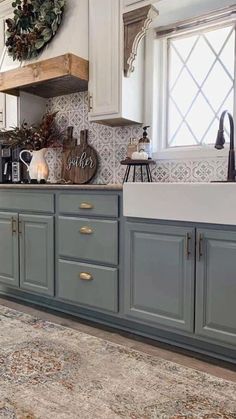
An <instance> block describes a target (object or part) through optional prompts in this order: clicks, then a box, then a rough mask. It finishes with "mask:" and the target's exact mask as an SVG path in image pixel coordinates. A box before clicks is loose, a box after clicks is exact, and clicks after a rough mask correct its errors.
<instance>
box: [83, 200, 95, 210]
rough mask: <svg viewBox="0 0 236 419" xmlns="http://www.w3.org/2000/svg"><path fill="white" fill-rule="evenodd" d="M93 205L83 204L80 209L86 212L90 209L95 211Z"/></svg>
mask: <svg viewBox="0 0 236 419" xmlns="http://www.w3.org/2000/svg"><path fill="white" fill-rule="evenodd" d="M93 208H94V207H93V204H90V203H89V202H82V203H81V204H80V209H84V210H89V209H93Z"/></svg>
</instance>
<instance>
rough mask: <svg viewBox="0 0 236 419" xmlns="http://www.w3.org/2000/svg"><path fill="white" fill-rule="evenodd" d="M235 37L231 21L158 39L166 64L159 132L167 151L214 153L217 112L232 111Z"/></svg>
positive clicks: (163, 77) (160, 105)
mask: <svg viewBox="0 0 236 419" xmlns="http://www.w3.org/2000/svg"><path fill="white" fill-rule="evenodd" d="M235 37H236V29H235V23H234V22H232V21H231V22H230V23H228V24H227V23H225V24H222V23H221V24H220V26H219V25H218V26H216V25H215V26H212V24H211V27H208V28H207V27H204V29H201V30H199V29H198V30H195V31H193V30H192V32H190V31H188V32H185V33H184V32H182V33H181V34H180V35H179V36H178V35H177V36H176V35H174V36H172V35H169V36H168V35H167V36H166V37H165V38H163V37H162V39H161V40H159V41H158V42H159V43H161V45H162V48H161V54H162V62H164V67H163V68H162V72H161V74H162V77H161V80H160V83H161V85H160V86H161V87H162V89H163V94H162V95H160V97H161V102H162V103H159V108H160V112H159V114H160V113H161V115H160V117H159V121H158V124H159V127H158V132H159V137H161V138H162V147H161V148H162V150H165V152H167V151H169V152H170V151H176V150H177V151H183V150H189V149H190V148H191V151H192V152H193V153H192V154H193V155H194V151H196V150H201V151H203V150H205V151H206V150H209V149H214V148H213V144H214V143H215V140H216V135H217V131H218V127H219V118H220V115H221V113H222V112H223V110H225V109H228V110H229V111H230V112H231V113H233V114H234V112H235V109H234V102H235V91H234V81H235V71H236V68H235V47H236V46H235ZM158 58H160V56H159V57H158ZM160 120H161V122H160ZM160 126H161V129H159V128H160ZM226 141H227V142H228V141H229V133H228V131H227V128H226ZM160 151H161V150H160Z"/></svg>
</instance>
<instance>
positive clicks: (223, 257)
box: [196, 229, 236, 345]
mask: <svg viewBox="0 0 236 419" xmlns="http://www.w3.org/2000/svg"><path fill="white" fill-rule="evenodd" d="M197 237H198V240H197V243H198V248H197V263H196V334H197V335H198V336H203V337H204V338H210V339H213V340H216V341H219V342H221V343H229V344H233V345H236V232H233V231H225V230H210V229H198V230H197Z"/></svg>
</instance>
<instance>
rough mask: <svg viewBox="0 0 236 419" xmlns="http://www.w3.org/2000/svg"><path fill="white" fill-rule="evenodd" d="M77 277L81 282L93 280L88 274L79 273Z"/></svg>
mask: <svg viewBox="0 0 236 419" xmlns="http://www.w3.org/2000/svg"><path fill="white" fill-rule="evenodd" d="M79 277H80V279H81V280H82V281H92V280H93V276H92V275H91V274H90V273H88V272H81V273H80V274H79Z"/></svg>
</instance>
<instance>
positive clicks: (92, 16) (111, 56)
mask: <svg viewBox="0 0 236 419" xmlns="http://www.w3.org/2000/svg"><path fill="white" fill-rule="evenodd" d="M89 21H90V25H89V26H90V34H89V35H90V36H89V39H90V58H89V62H90V69H89V73H90V76H89V78H90V82H89V90H90V93H91V95H92V110H91V113H90V116H91V117H96V116H99V115H110V114H116V113H118V112H119V89H120V80H119V79H120V56H121V52H120V26H119V25H120V0H112V1H111V0H99V1H97V0H90V2H89Z"/></svg>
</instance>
